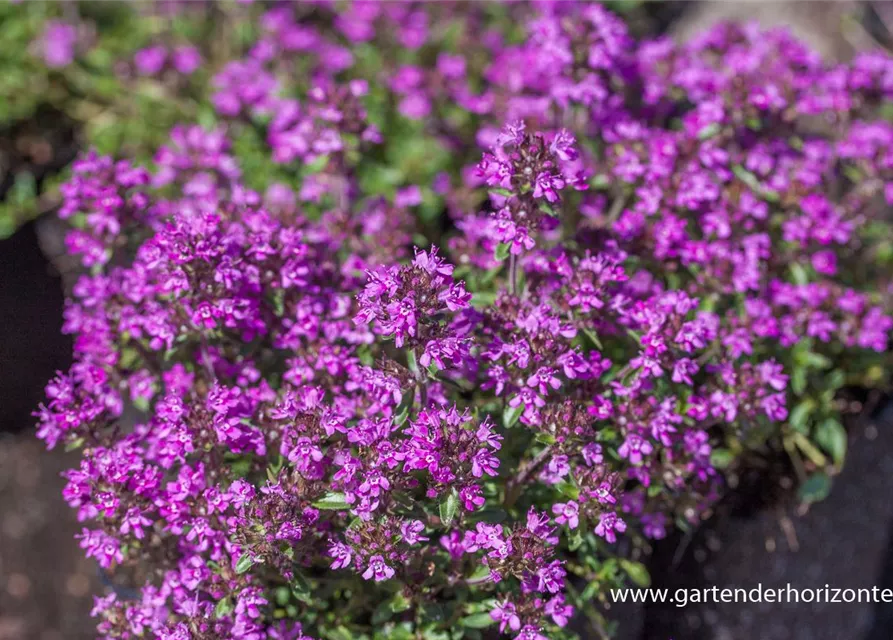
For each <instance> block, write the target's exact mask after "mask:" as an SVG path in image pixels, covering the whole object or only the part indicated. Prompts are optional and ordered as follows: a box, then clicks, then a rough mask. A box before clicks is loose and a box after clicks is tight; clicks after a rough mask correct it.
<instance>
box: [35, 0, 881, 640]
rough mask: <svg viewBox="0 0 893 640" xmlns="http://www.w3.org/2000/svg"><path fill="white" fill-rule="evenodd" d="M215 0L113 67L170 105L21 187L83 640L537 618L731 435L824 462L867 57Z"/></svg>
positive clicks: (842, 345)
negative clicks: (36, 212)
mask: <svg viewBox="0 0 893 640" xmlns="http://www.w3.org/2000/svg"><path fill="white" fill-rule="evenodd" d="M239 7H240V8H239V9H238V13H237V15H238V16H239V19H240V20H243V21H245V24H246V29H244V30H243V32H242V36H241V37H240V39H239V40H238V43H237V44H233V45H232V46H231V47H229V48H228V51H229V55H230V56H232V57H231V58H229V59H226V60H217V59H215V58H212V57H209V55H208V52H207V51H202V50H200V49H199V48H196V46H193V45H189V44H187V43H183V42H179V41H177V40H176V39H173V38H166V37H162V36H163V35H164V34H159V36H158V38H157V42H155V43H153V44H151V45H150V46H149V48H144V49H142V50H140V51H138V52H134V54H133V58H132V59H131V60H128V61H127V62H128V65H131V63H132V68H133V69H135V70H136V73H138V74H141V75H143V76H147V77H164V78H167V80H166V82H170V83H172V84H171V85H170V86H177V83H178V82H179V80H177V78H178V77H179V75H183V76H192V75H193V74H199V75H201V74H205V75H207V76H208V77H209V78H210V79H209V81H208V83H207V85H206V86H205V87H204V90H205V92H206V94H205V95H204V96H203V97H202V99H201V105H200V106H201V108H200V109H198V113H199V114H200V117H199V119H198V121H188V119H187V120H185V121H184V123H183V124H181V125H178V126H176V127H175V128H174V129H173V130H171V131H170V134H169V136H168V137H169V141H168V142H167V143H166V144H164V145H163V146H161V147H159V148H158V149H157V150H156V151H155V153H154V161H153V162H151V163H146V164H145V165H143V164H140V163H137V162H131V161H128V160H113V159H112V158H110V157H107V156H103V155H99V154H97V153H94V152H90V153H86V154H84V155H83V156H82V157H81V158H80V159H79V160H78V161H77V162H76V163H75V164H74V165H73V167H72V174H71V178H70V180H69V181H68V182H67V183H66V184H65V185H64V186H63V187H62V189H61V193H62V196H63V199H64V201H63V204H62V207H61V209H60V215H61V217H63V218H65V219H67V220H68V221H70V222H71V224H72V230H71V231H70V233H69V235H68V237H67V246H68V250H69V251H70V252H71V253H72V254H73V255H76V256H78V257H79V259H80V262H81V264H82V266H83V274H82V275H80V277H79V278H78V280H77V282H76V284H75V285H74V288H73V291H72V296H71V300H70V302H69V304H68V306H67V309H66V312H65V331H66V332H68V333H70V334H72V335H73V336H74V339H75V343H74V344H75V347H74V349H75V363H74V364H73V366H72V367H71V369H70V370H69V371H68V372H67V373H64V374H62V373H60V374H59V375H58V376H57V377H56V378H55V379H54V380H53V381H52V382H51V383H50V384H49V386H48V387H47V395H48V399H47V401H46V403H45V404H44V405H42V406H41V408H40V410H39V412H38V417H39V422H40V425H39V435H40V437H41V438H42V439H43V440H45V441H46V443H47V445H48V446H50V447H54V446H56V445H62V444H64V445H65V446H67V447H72V448H76V449H79V450H80V451H81V453H82V458H81V462H80V466H79V467H78V468H75V469H72V470H70V471H68V472H67V473H66V477H67V479H68V485H67V487H66V489H65V498H66V500H67V501H68V503H69V504H70V505H71V506H72V507H73V508H75V509H77V512H78V517H79V518H80V520H81V521H83V531H82V533H81V534H80V535H79V536H78V539H79V541H80V545H81V547H82V548H83V549H84V551H85V552H86V554H87V555H88V556H91V557H93V558H95V559H96V561H97V562H98V563H99V565H100V566H101V567H102V568H103V570H104V571H106V572H107V573H110V574H112V575H114V577H115V579H116V580H117V581H119V582H123V583H124V584H127V585H129V587H128V589H126V590H120V591H112V592H110V593H109V594H108V595H105V596H103V597H98V598H97V600H96V606H95V609H94V615H95V616H97V618H98V628H99V632H100V635H101V636H102V637H104V638H150V637H153V638H154V637H157V638H164V639H167V640H175V639H176V640H186V639H196V640H197V639H210V638H250V639H257V640H260V639H267V638H269V639H273V638H292V639H303V638H309V637H313V638H332V639H341V638H368V639H373V638H375V639H378V638H382V639H383V638H398V639H399V638H405V639H410V638H443V639H447V638H459V637H468V638H479V637H481V636H482V634H484V633H496V632H501V633H504V634H507V635H509V636H514V637H517V638H521V639H523V640H536V639H539V638H565V637H572V636H573V633H572V632H571V631H570V630H569V623H570V621H571V620H572V619H574V618H575V617H576V618H577V619H578V620H582V619H583V618H584V617H585V616H595V615H597V613H596V612H595V610H594V607H593V601H595V600H597V599H598V597H599V596H601V595H603V594H604V593H605V592H606V590H607V589H608V588H609V587H610V586H612V585H616V584H618V583H620V582H622V581H623V580H625V579H626V578H625V576H626V575H627V574H628V576H629V577H630V578H631V579H633V580H637V581H642V580H644V579H647V576H645V575H643V571H642V567H641V565H640V564H638V563H637V562H636V561H635V560H636V558H639V557H641V556H640V555H639V554H640V552H641V551H643V550H645V549H647V540H649V539H659V538H662V537H664V536H666V535H667V532H668V530H669V529H670V528H671V527H673V526H676V525H680V526H691V525H694V524H695V523H696V522H697V521H698V520H699V518H700V517H701V515H702V514H704V513H705V512H706V511H707V510H708V509H709V508H710V506H711V505H712V504H713V502H714V501H715V500H716V498H717V497H718V496H719V495H721V493H722V491H723V486H724V485H723V480H722V477H723V476H722V472H721V471H722V469H723V468H725V467H727V466H728V465H734V464H736V460H738V459H739V458H740V456H741V455H742V454H743V453H744V452H746V451H748V450H750V449H754V448H757V447H764V448H765V447H766V446H769V447H778V448H783V449H785V450H787V451H789V453H790V455H791V456H792V458H793V460H794V462H795V467H796V468H797V469H798V472H799V473H801V475H802V478H803V479H804V480H805V479H806V478H807V477H808V476H811V477H812V478H819V479H821V478H827V474H833V473H834V472H835V471H836V470H837V469H838V468H839V466H840V464H841V462H842V459H843V453H844V448H845V444H846V437H845V433H844V432H843V428H842V426H841V424H840V422H839V415H838V411H837V410H836V408H835V405H834V394H835V392H836V390H837V389H839V388H840V387H842V386H843V385H844V384H862V385H868V384H879V383H880V382H882V381H883V374H882V369H881V366H882V365H883V363H884V362H885V358H886V352H887V349H888V337H889V333H890V329H891V327H893V319H891V316H890V311H891V308H890V306H891V300H890V292H891V289H890V279H889V275H890V266H891V261H893V245H891V241H890V225H889V224H888V222H887V218H886V217H885V215H886V206H887V204H888V203H889V202H891V201H893V155H891V154H893V151H891V149H893V145H891V142H893V126H891V125H890V124H889V123H888V122H886V121H885V120H883V119H882V117H881V114H882V107H883V103H884V101H885V100H887V99H888V98H889V97H890V95H891V93H893V63H891V61H890V60H889V59H888V58H886V57H884V56H881V55H877V54H864V55H861V56H858V57H857V58H856V59H855V60H853V61H852V62H851V63H849V64H846V65H827V64H825V63H823V62H822V61H821V60H820V59H819V58H818V57H817V56H815V55H814V54H812V53H811V52H810V51H808V50H807V49H806V48H805V47H804V46H803V45H802V44H800V43H799V42H797V41H796V40H794V39H792V38H791V37H790V36H789V35H787V34H786V33H784V32H780V31H772V32H761V31H759V30H757V29H755V28H752V27H750V26H743V27H742V26H732V25H724V26H721V27H718V28H716V29H714V30H712V31H710V32H708V33H705V34H703V35H702V36H700V37H698V38H697V39H695V40H694V41H692V42H690V43H689V44H685V45H677V44H673V43H671V42H670V41H668V40H658V41H648V42H640V43H634V42H633V39H632V38H631V37H630V36H629V35H628V34H627V31H626V28H625V26H624V24H623V22H622V21H621V20H619V19H618V18H617V17H616V16H614V15H613V14H612V13H610V12H609V11H607V10H605V9H604V8H602V7H600V6H598V5H583V4H576V3H556V4H554V5H552V4H546V3H541V4H537V5H535V6H528V5H509V6H507V7H505V8H503V7H493V6H491V5H489V4H482V5H466V4H462V5H455V6H454V5H451V4H445V3H436V4H431V5H415V4H402V3H361V2H356V3H350V4H344V6H342V5H341V4H340V3H339V4H337V5H329V4H328V3H321V4H320V6H318V7H308V6H306V5H295V6H292V5H288V4H281V5H278V4H277V5H276V6H275V7H274V8H272V9H268V8H261V7H253V6H252V7H246V6H243V5H239ZM175 9H176V7H175ZM168 10H170V8H169V7H168ZM180 11H182V12H183V14H184V15H185V16H186V18H188V17H189V12H190V11H191V9H190V8H189V5H188V4H186V5H185V6H184V7H181V8H180ZM186 18H184V19H186ZM80 27H83V25H80ZM81 30H82V28H74V27H65V26H64V25H63V24H60V23H58V22H48V23H47V25H46V35H45V36H44V39H42V40H39V41H38V42H37V44H36V45H35V47H36V48H35V52H36V53H35V55H42V56H44V59H45V60H46V64H47V65H49V66H52V67H54V68H58V67H62V68H64V67H65V66H66V65H72V64H78V62H77V56H78V55H83V49H84V43H82V42H79V41H78V39H77V38H78V35H77V34H78V33H80V31H81ZM245 34H248V35H249V36H250V37H248V38H246V37H244V36H245ZM172 43H174V44H172ZM198 44H200V43H198ZM215 60H216V61H215ZM203 65H206V66H207V67H208V68H206V69H202V66H203ZM407 132H408V133H407ZM418 144H421V145H422V146H421V147H419V146H417V145H418ZM885 199H886V201H885ZM621 540H623V541H625V543H624V544H622V545H621V544H620V542H621ZM130 593H135V594H136V595H135V596H133V597H131V596H130V595H128V594H130ZM578 628H580V627H578Z"/></svg>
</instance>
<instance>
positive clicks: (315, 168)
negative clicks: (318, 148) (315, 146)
mask: <svg viewBox="0 0 893 640" xmlns="http://www.w3.org/2000/svg"><path fill="white" fill-rule="evenodd" d="M328 164H329V156H327V155H321V156H317V157H316V158H314V159H313V161H312V162H309V163H307V164H305V165H304V172H303V173H304V175H305V176H309V175H313V174H314V173H319V172H320V171H322V170H323V169H325V168H326V165H328Z"/></svg>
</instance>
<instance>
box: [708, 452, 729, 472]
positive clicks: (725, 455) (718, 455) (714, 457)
mask: <svg viewBox="0 0 893 640" xmlns="http://www.w3.org/2000/svg"><path fill="white" fill-rule="evenodd" d="M734 459H735V455H734V454H733V453H732V452H731V451H729V450H728V449H714V450H713V452H712V453H711V454H710V464H712V465H713V466H714V467H716V468H717V469H725V468H727V467H728V466H729V465H730V464H732V461H733V460H734Z"/></svg>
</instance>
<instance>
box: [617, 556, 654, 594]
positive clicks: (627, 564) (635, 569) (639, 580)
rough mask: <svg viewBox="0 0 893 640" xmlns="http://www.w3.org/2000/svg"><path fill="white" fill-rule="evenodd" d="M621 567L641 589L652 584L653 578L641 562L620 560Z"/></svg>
mask: <svg viewBox="0 0 893 640" xmlns="http://www.w3.org/2000/svg"><path fill="white" fill-rule="evenodd" d="M620 566H621V567H623V570H624V571H626V574H627V575H628V576H629V577H630V578H631V579H632V581H633V582H635V583H636V584H637V585H639V586H640V587H647V586H649V585H650V584H651V576H650V575H649V573H648V569H646V568H645V565H643V564H642V563H641V562H633V561H632V560H627V559H626V558H621V559H620Z"/></svg>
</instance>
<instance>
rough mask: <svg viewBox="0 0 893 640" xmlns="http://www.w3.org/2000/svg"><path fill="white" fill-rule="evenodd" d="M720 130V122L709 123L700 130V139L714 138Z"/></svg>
mask: <svg viewBox="0 0 893 640" xmlns="http://www.w3.org/2000/svg"><path fill="white" fill-rule="evenodd" d="M719 131H720V126H719V123H718V122H713V123H711V124H708V125H707V126H706V127H704V128H703V129H701V130H700V131H698V140H707V139H708V138H712V137H713V136H715V135H716V134H717V133H719Z"/></svg>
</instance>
